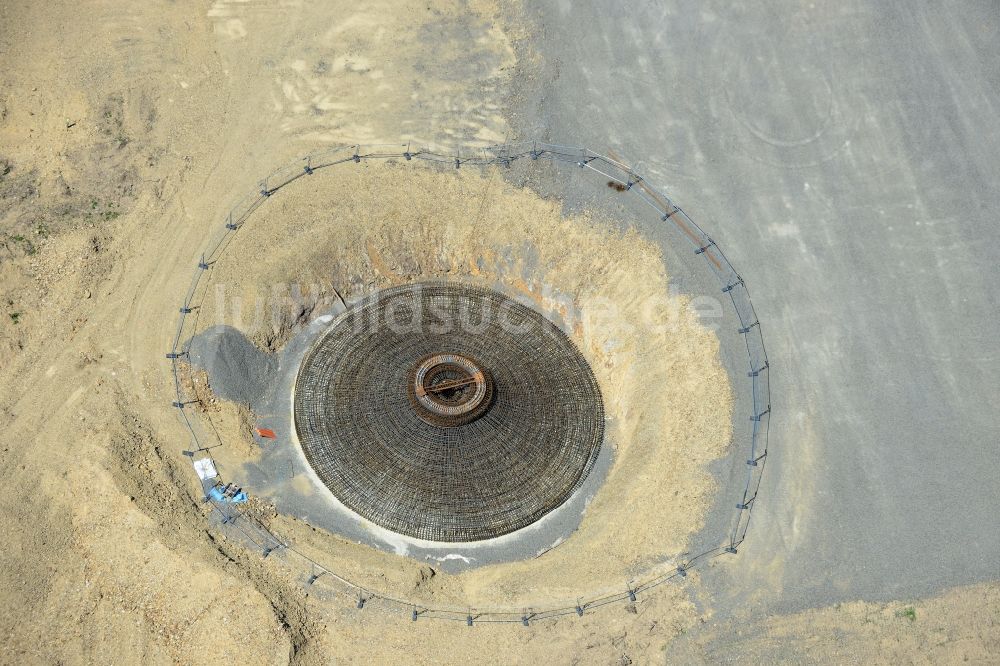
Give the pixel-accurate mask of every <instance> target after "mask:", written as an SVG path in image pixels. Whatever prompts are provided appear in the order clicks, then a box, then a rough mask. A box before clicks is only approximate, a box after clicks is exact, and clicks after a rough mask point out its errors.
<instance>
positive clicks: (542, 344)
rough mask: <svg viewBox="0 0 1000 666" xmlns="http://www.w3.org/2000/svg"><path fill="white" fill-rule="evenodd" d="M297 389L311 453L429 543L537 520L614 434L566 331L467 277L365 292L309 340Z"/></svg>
mask: <svg viewBox="0 0 1000 666" xmlns="http://www.w3.org/2000/svg"><path fill="white" fill-rule="evenodd" d="M293 400H294V417H295V428H296V431H297V433H298V437H299V441H300V443H301V445H302V448H303V451H304V452H305V455H306V458H307V460H308V461H309V463H310V465H311V466H312V467H313V469H314V470H315V472H316V474H317V475H318V476H319V478H320V479H321V480H322V482H323V483H324V484H325V485H326V486H327V487H328V488H329V489H330V491H331V492H332V493H333V494H334V496H336V497H337V499H338V500H340V501H341V502H342V503H343V504H344V505H345V506H347V507H348V508H350V509H352V510H353V511H355V512H356V513H358V514H359V515H361V516H363V517H365V518H367V519H368V520H370V521H372V522H373V523H375V524H376V525H379V526H381V527H384V528H386V529H388V530H391V531H393V532H397V533H400V534H404V535H407V536H411V537H415V538H418V539H423V540H427V541H442V542H468V541H481V540H486V539H491V538H494V537H498V536H502V535H504V534H508V533H510V532H513V531H515V530H518V529H520V528H522V527H525V526H527V525H530V524H531V523H533V522H535V521H537V520H538V519H539V518H541V517H542V516H544V515H545V514H546V513H548V512H549V511H551V510H552V509H554V508H556V507H558V506H559V505H560V504H562V503H563V502H564V501H565V500H566V499H567V498H568V497H569V496H570V495H572V494H573V492H574V491H575V490H576V489H577V488H579V487H580V485H581V484H582V483H583V481H584V480H585V479H586V478H587V475H588V473H589V472H590V470H591V468H592V467H593V465H594V462H595V461H596V459H597V457H598V454H599V452H600V449H601V443H602V440H603V437H604V410H603V403H602V400H601V394H600V390H599V389H598V386H597V381H596V380H595V378H594V375H593V373H592V372H591V370H590V367H589V365H588V364H587V362H586V360H585V359H584V358H583V356H582V355H581V354H580V352H579V351H578V350H577V348H576V346H575V345H574V344H573V343H572V341H570V339H569V338H568V337H567V336H566V335H565V333H563V332H562V330H561V329H559V328H558V327H557V326H556V325H555V324H553V323H552V322H550V321H549V320H548V319H546V318H545V317H544V316H543V315H541V314H540V313H538V312H536V311H535V310H533V309H531V308H529V307H527V306H525V305H522V304H520V303H518V302H517V301H514V300H512V299H510V298H508V297H506V296H504V295H502V294H500V293H499V292H496V291H493V290H490V289H486V288H483V287H479V286H472V285H467V284H456V283H418V284H413V285H407V286H404V287H396V288H391V289H386V290H383V291H381V292H378V293H376V294H374V295H373V296H371V297H369V298H367V299H365V300H363V301H362V302H361V303H359V304H358V305H356V306H355V307H353V308H351V309H350V310H348V311H347V312H345V313H344V314H342V315H341V316H340V317H339V318H338V319H337V320H336V321H335V322H334V323H333V324H332V325H331V326H330V328H329V329H328V330H327V331H326V332H325V333H324V334H323V335H322V336H321V337H320V338H319V339H318V340H317V341H316V342H315V343H314V344H313V346H312V347H311V348H310V350H309V351H308V352H307V354H306V356H305V358H304V360H303V362H302V365H301V368H300V370H299V373H298V376H297V378H296V383H295V392H294V398H293Z"/></svg>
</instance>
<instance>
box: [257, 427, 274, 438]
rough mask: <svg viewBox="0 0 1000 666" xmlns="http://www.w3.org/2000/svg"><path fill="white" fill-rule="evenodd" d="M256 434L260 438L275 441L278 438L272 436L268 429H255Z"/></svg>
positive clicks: (272, 433)
mask: <svg viewBox="0 0 1000 666" xmlns="http://www.w3.org/2000/svg"><path fill="white" fill-rule="evenodd" d="M257 434H258V435H260V436H261V437H266V438H267V439H277V438H278V436H277V435H275V434H274V431H273V430H271V429H270V428H257Z"/></svg>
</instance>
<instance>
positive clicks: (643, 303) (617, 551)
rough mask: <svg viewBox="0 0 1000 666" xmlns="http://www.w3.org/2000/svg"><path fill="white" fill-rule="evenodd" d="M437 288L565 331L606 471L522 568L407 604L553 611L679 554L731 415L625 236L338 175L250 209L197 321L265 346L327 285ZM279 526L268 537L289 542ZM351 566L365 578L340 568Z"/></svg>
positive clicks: (446, 585) (458, 177) (696, 348)
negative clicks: (584, 362) (521, 310)
mask: <svg viewBox="0 0 1000 666" xmlns="http://www.w3.org/2000/svg"><path fill="white" fill-rule="evenodd" d="M446 277H447V278H464V279H469V280H477V281H484V282H486V283H490V284H493V283H499V284H500V285H502V286H503V287H504V288H506V289H507V290H509V291H514V292H518V293H521V294H524V295H527V296H530V297H531V298H533V299H534V300H535V301H536V302H537V304H538V306H539V307H540V308H541V309H543V310H546V311H551V312H552V313H553V315H554V316H558V317H560V318H563V319H564V320H565V321H566V322H567V327H568V329H569V331H570V333H571V335H572V337H573V339H574V341H575V342H576V343H577V344H578V345H579V346H580V348H581V350H582V351H583V353H584V355H585V356H586V357H587V359H588V361H589V362H590V364H591V366H592V368H593V370H594V373H595V375H596V377H597V380H598V383H599V384H600V387H601V391H602V394H603V397H604V400H605V409H606V415H607V417H608V418H609V421H608V428H607V438H608V441H609V442H610V443H611V444H612V445H614V447H615V452H616V453H615V456H616V459H615V462H614V465H613V467H612V469H611V472H610V473H609V475H608V478H607V480H606V482H605V484H604V486H603V487H602V489H601V490H600V491H599V492H598V493H597V495H596V496H595V498H594V500H593V501H592V503H591V504H590V506H589V508H588V510H587V513H586V516H585V518H584V520H583V523H582V525H581V526H580V528H579V530H578V531H577V532H576V533H575V534H574V535H573V536H571V537H570V538H569V539H568V540H567V541H566V542H564V543H563V544H561V545H560V546H558V547H557V548H555V549H554V550H552V551H550V552H548V553H546V554H545V555H543V556H541V557H538V558H536V559H533V560H531V561H526V562H520V563H515V564H505V565H496V566H490V567H486V568H482V569H478V570H475V571H470V572H466V573H463V574H460V575H458V576H457V577H454V578H455V579H454V580H453V579H452V577H449V576H446V575H443V574H442V575H438V576H436V577H435V578H434V579H433V580H432V581H431V582H430V583H425V584H423V585H421V586H420V589H419V591H418V598H427V596H428V595H430V596H431V597H433V598H441V597H443V598H445V599H450V600H454V601H456V602H458V601H466V602H468V603H471V604H488V603H507V604H515V605H516V604H532V603H536V604H545V603H552V602H553V601H563V600H568V599H572V598H573V595H575V594H592V593H593V592H596V591H599V590H605V589H614V590H620V589H623V586H624V584H625V582H626V581H627V580H629V579H631V578H632V577H634V576H636V575H639V574H642V573H645V572H646V571H648V569H649V568H650V567H651V566H653V565H654V564H655V563H657V562H660V561H662V560H663V559H664V558H665V557H666V556H670V555H677V554H680V553H682V552H683V551H684V549H685V547H686V544H687V539H688V537H689V535H691V534H692V533H693V532H694V531H695V530H697V529H699V528H700V527H701V526H702V524H703V516H704V513H705V510H706V507H707V505H708V502H709V500H710V498H711V497H712V493H713V491H714V483H713V480H712V478H711V477H710V475H709V474H708V472H707V470H706V465H707V463H708V462H710V461H712V460H715V459H717V458H719V457H720V456H721V455H723V454H724V452H725V451H726V450H727V447H728V445H729V443H730V437H731V403H732V401H731V395H730V388H729V383H728V379H727V376H726V373H725V371H724V370H723V369H722V367H721V365H720V363H719V360H718V340H717V338H716V336H715V335H714V334H713V333H712V332H710V331H709V330H707V329H706V328H704V327H703V326H702V325H700V324H699V322H698V321H697V318H696V316H695V314H694V313H693V312H692V311H691V310H690V309H688V308H687V307H685V306H686V299H685V298H683V297H679V296H670V295H668V276H667V273H666V272H665V269H664V265H663V261H662V258H661V256H660V253H659V251H658V249H657V248H656V246H655V245H654V244H652V243H650V242H649V241H647V240H644V239H643V238H641V237H639V236H638V235H637V234H635V233H631V232H630V233H624V234H623V233H620V232H617V231H612V230H611V229H610V227H609V226H608V225H606V224H601V223H600V222H599V221H597V220H593V219H590V218H588V217H576V218H570V219H567V218H564V217H562V215H561V214H560V210H559V206H558V205H557V204H555V203H553V202H549V201H545V200H543V199H541V198H539V197H538V196H537V195H536V194H535V193H533V192H531V191H529V190H520V189H516V188H514V187H512V186H510V185H508V184H507V183H506V182H504V181H503V179H502V178H500V177H498V175H497V174H495V173H494V174H490V175H488V176H486V177H483V176H481V175H480V174H478V173H475V172H472V171H470V170H463V171H460V172H450V171H449V172H444V173H442V172H439V171H435V170H432V169H430V168H426V167H422V166H410V165H407V164H384V163H365V164H362V165H358V166H355V165H345V166H341V167H338V168H336V169H334V170H329V171H326V172H320V173H319V174H317V175H315V176H313V177H311V178H309V179H303V180H300V181H298V182H296V183H294V184H293V185H291V186H289V187H288V188H286V189H284V190H281V191H280V192H278V193H277V194H275V195H274V196H273V198H272V199H271V200H269V201H268V202H267V204H266V205H265V206H264V207H263V208H261V209H260V210H259V211H257V212H256V213H254V215H253V216H252V217H251V218H250V221H249V223H248V224H247V225H246V226H245V227H244V228H243V229H242V230H241V231H240V232H239V233H238V234H236V237H235V239H234V240H233V242H232V244H231V245H230V246H229V248H228V249H227V252H226V254H225V255H224V257H223V258H222V259H221V260H220V261H219V262H218V263H217V264H216V265H215V266H214V268H213V271H212V278H213V286H212V288H210V289H209V296H208V298H207V299H206V303H205V307H204V309H203V311H202V313H201V315H200V321H201V324H202V325H209V324H214V323H227V324H230V325H234V326H236V327H238V328H241V329H242V330H244V332H246V333H247V334H248V335H249V336H250V337H251V338H252V339H254V340H256V341H257V342H258V343H259V344H261V346H265V347H274V346H277V345H279V344H281V342H282V341H283V340H284V339H286V338H287V337H288V335H289V325H290V323H291V322H294V321H295V319H296V317H297V316H298V315H300V314H301V313H302V310H303V307H302V305H303V304H304V305H305V310H306V311H307V312H312V313H313V314H319V313H320V311H322V306H319V307H316V308H315V309H313V306H314V305H315V304H316V303H317V302H318V301H320V302H322V301H328V300H330V299H331V298H335V296H334V295H333V291H332V290H331V287H332V288H333V289H335V290H336V291H337V292H338V293H339V294H340V295H341V296H343V297H345V298H348V299H349V298H350V297H352V296H358V295H361V294H363V293H369V292H370V291H372V290H374V289H377V288H380V287H384V286H388V285H390V284H397V283H402V282H409V281H418V280H426V279H435V278H438V279H440V278H446ZM276 285H277V286H278V288H277V289H275V286H276ZM290 285H299V286H300V287H299V288H300V289H301V291H303V292H304V294H305V296H304V297H303V298H302V303H301V304H299V305H298V306H292V305H291V304H290V303H286V302H284V301H283V300H282V299H275V298H274V295H275V294H278V295H281V294H282V292H283V291H284V292H285V293H288V288H289V286H290ZM275 307H277V308H278V309H277V310H275ZM275 315H277V316H275ZM209 380H210V381H211V378H209ZM228 439H233V438H232V437H230V438H228ZM251 490H252V489H251ZM289 522H291V521H287V520H283V519H279V520H277V521H276V522H275V527H276V529H277V530H278V531H279V533H287V532H288V531H289V530H290V531H292V532H293V533H294V532H298V531H299V530H296V529H295V528H294V526H293V525H287V523H289ZM315 546H316V549H317V556H318V557H319V559H320V560H321V561H324V562H330V563H331V564H330V566H332V567H334V568H336V570H338V571H341V572H350V573H352V574H353V575H356V576H359V577H360V578H361V582H363V583H365V584H368V585H372V586H373V587H375V588H376V589H384V588H383V587H382V586H384V585H386V584H390V585H391V584H393V583H392V581H391V580H390V581H385V580H383V579H382V576H381V575H379V576H375V575H374V574H372V573H371V571H370V568H371V566H370V565H371V564H372V563H373V561H378V562H381V563H380V564H379V567H378V568H379V569H380V570H381V569H383V567H385V568H386V569H387V570H397V569H398V566H394V565H392V564H390V563H389V562H386V561H385V560H387V559H391V558H387V557H385V556H382V555H379V554H376V553H367V554H366V553H365V552H364V551H365V550H366V549H357V548H355V547H348V546H346V545H344V544H341V543H338V541H337V540H335V539H330V540H329V543H328V544H326V545H321V544H315ZM323 551H328V552H329V554H324V553H323ZM348 552H350V553H351V557H362V558H363V562H364V563H365V565H366V566H365V567H364V568H359V567H357V566H352V565H351V564H350V563H349V562H346V561H345V560H346V559H348V558H347V557H346V555H347V553H348ZM412 566H416V565H415V564H414V565H412ZM338 567H343V568H338ZM406 568H407V567H404V568H403V571H401V573H403V572H404V571H405V570H406ZM407 577H409V575H407ZM398 584H399V585H406V583H405V582H404V581H400V582H399V583H398ZM385 591H386V592H389V593H397V592H398V590H396V589H391V588H390V589H385Z"/></svg>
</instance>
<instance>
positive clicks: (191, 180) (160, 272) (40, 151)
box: [0, 0, 996, 664]
mask: <svg viewBox="0 0 1000 666" xmlns="http://www.w3.org/2000/svg"><path fill="white" fill-rule="evenodd" d="M518 25H519V24H518V21H517V16H516V11H515V10H514V9H511V8H505V9H503V11H501V9H500V8H498V7H497V6H496V5H494V4H493V3H491V2H488V1H486V0H473V2H470V3H459V2H457V1H455V2H451V1H447V0H425V1H424V2H421V3H411V2H405V3H397V2H392V3H390V2H388V0H376V1H375V2H369V3H365V4H364V9H363V10H359V9H358V7H357V3H349V2H346V1H343V0H335V1H334V2H327V3H317V4H311V5H307V4H305V3H298V2H287V3H280V4H274V3H264V2H253V1H251V2H240V3H237V2H233V3H227V2H217V3H215V4H213V5H211V6H205V5H203V4H201V3H194V2H187V1H181V2H160V1H156V0H154V1H153V2H149V3H115V2H108V1H106V0H97V1H95V2H92V3H87V5H86V7H81V6H80V5H79V4H78V3H69V2H64V1H62V0H56V1H55V2H48V3H35V2H27V1H25V0H12V1H10V2H5V3H3V4H0V57H2V62H3V67H2V68H0V304H2V306H3V307H2V308H0V309H3V313H0V353H2V354H3V359H4V360H3V365H2V369H0V373H2V378H3V380H4V381H3V382H2V383H0V422H2V423H3V425H4V430H5V435H6V437H5V439H4V443H3V446H2V449H0V462H2V465H3V468H4V483H3V484H2V487H0V507H2V511H0V529H2V530H3V533H4V534H5V538H6V543H5V547H4V548H3V549H0V598H2V600H3V603H2V604H0V635H2V637H3V638H2V641H3V658H2V661H4V662H7V663H67V664H74V663H94V662H101V663H108V662H110V663H138V662H146V663H203V662H206V661H208V660H209V659H211V660H212V661H220V660H225V661H230V660H232V661H238V662H247V663H286V662H295V663H307V664H312V663H327V662H329V661H330V660H333V659H340V660H344V661H354V660H356V661H361V660H364V661H367V662H371V661H376V662H377V661H395V662H400V661H407V662H414V663H430V662H438V663H446V662H463V661H468V660H469V658H470V656H472V655H478V656H481V658H482V659H483V660H485V661H492V662H501V661H503V662H506V661H510V660H521V661H533V662H537V661H540V660H548V661H579V662H587V663H591V662H599V663H614V662H616V661H620V662H621V663H628V662H629V661H631V660H640V661H649V660H655V659H658V658H659V657H660V656H661V655H662V654H663V652H664V650H665V648H666V646H667V644H668V643H669V641H670V640H671V639H673V638H674V637H675V636H677V635H679V634H681V633H682V632H689V633H690V632H691V630H692V629H693V628H695V627H697V626H700V625H702V624H703V623H706V622H708V621H709V620H710V617H709V614H708V613H707V612H706V611H701V610H697V609H696V608H695V607H694V605H693V604H692V603H691V602H690V601H689V600H688V597H687V595H686V593H684V592H683V591H681V590H679V589H678V588H676V587H671V586H666V587H664V588H663V589H662V591H661V592H659V593H657V594H656V595H653V596H650V597H648V598H640V600H639V603H637V604H636V605H635V606H633V607H617V608H615V609H610V610H608V612H607V613H604V614H601V615H598V614H594V615H588V616H586V617H584V618H582V619H577V618H570V619H568V620H565V621H563V620H561V621H558V622H554V623H550V624H545V625H538V626H532V627H529V628H524V627H520V626H512V627H508V626H502V627H487V626H483V627H476V628H474V629H469V628H467V627H465V626H464V625H461V624H460V623H458V624H457V626H456V625H451V624H441V623H438V624H430V623H423V622H417V623H412V624H411V623H407V622H400V618H399V616H398V614H391V615H390V614H388V613H387V612H385V611H384V610H383V609H380V608H379V607H378V606H377V605H373V607H371V608H366V609H365V611H363V612H357V611H356V610H354V609H353V604H352V603H351V602H350V600H349V599H344V598H342V597H334V598H332V599H330V598H321V597H324V595H322V594H315V595H311V596H310V595H307V594H306V593H305V592H303V590H302V588H301V587H300V585H299V584H298V580H297V579H296V578H295V574H294V573H293V572H292V571H291V570H290V569H289V568H288V567H287V565H286V563H285V562H284V561H283V560H282V558H280V557H271V558H268V559H266V560H262V559H261V558H260V556H259V555H258V554H256V553H251V552H249V551H247V550H245V549H244V548H243V547H242V546H241V545H240V544H238V543H234V542H231V541H228V540H225V539H219V538H217V537H216V536H214V534H213V532H212V531H210V530H209V529H208V527H207V521H206V519H205V516H204V513H203V509H202V507H201V505H200V504H199V503H198V502H197V497H198V495H199V494H200V493H199V491H198V489H197V488H196V487H195V484H194V479H193V476H192V475H191V473H190V471H189V469H188V468H187V464H186V463H187V461H186V459H185V458H183V457H182V456H181V455H180V451H181V450H182V449H183V448H185V447H186V446H187V444H188V442H187V440H186V439H185V433H184V430H183V429H182V428H181V426H180V425H179V423H178V422H177V420H176V415H175V414H174V413H173V412H172V411H171V410H169V408H165V406H166V405H169V402H170V399H171V395H170V389H171V384H170V378H169V374H168V366H167V365H166V363H165V362H164V358H163V352H164V351H165V350H167V349H168V348H169V345H170V338H171V335H172V327H171V326H165V325H164V323H163V322H164V321H171V320H172V318H173V317H174V316H176V308H177V303H178V299H177V294H179V293H181V292H182V291H183V289H184V288H185V286H186V281H187V278H188V272H187V269H189V268H190V266H191V264H192V261H193V260H194V257H193V256H192V248H193V247H197V245H198V243H199V241H200V239H201V238H202V237H203V235H204V233H205V230H206V229H207V228H209V227H211V226H213V225H216V224H218V221H219V220H221V219H222V215H223V213H224V211H225V210H226V209H227V208H228V206H229V205H230V204H231V203H232V201H233V200H234V199H235V198H236V197H237V196H240V195H242V194H243V193H244V192H245V191H247V190H248V189H250V188H251V187H252V185H253V184H254V182H255V181H256V179H257V178H258V177H259V175H260V174H261V173H262V172H263V171H266V170H268V169H269V168H271V167H273V166H274V165H280V164H284V163H286V162H287V161H288V160H289V159H290V158H292V157H295V156H298V155H300V154H302V153H304V152H306V151H308V150H312V149H314V148H315V147H316V145H317V144H322V143H328V142H336V141H341V140H351V141H353V140H359V139H360V140H368V141H382V140H384V141H395V140H399V139H400V138H403V139H405V138H408V137H412V138H414V139H420V138H422V139H424V140H426V141H437V142H441V141H447V140H449V139H461V140H462V141H465V142H470V141H471V142H477V141H478V142H490V141H494V140H497V139H498V138H501V137H502V136H504V135H505V133H506V132H507V129H506V126H505V124H504V122H503V117H502V114H501V110H502V109H503V108H505V107H507V106H509V105H511V102H512V100H510V99H509V97H508V81H509V75H510V72H511V71H512V67H513V66H514V64H515V63H514V62H513V56H512V53H513V50H512V45H513V44H515V43H516V42H517V41H518V40H521V39H523V38H524V36H525V35H524V33H523V32H522V31H521V29H520V28H518V27H517V26H518ZM182 269H183V270H182ZM237 417H238V415H236V416H234V418H237ZM293 536H294V537H295V538H296V540H297V543H299V544H300V545H302V544H306V545H308V535H305V534H301V535H300V534H294V535H293ZM318 545H319V546H323V544H322V543H320V544H318ZM397 559H398V558H397ZM692 578H694V576H692ZM690 584H694V585H696V584H697V583H696V581H692V583H690ZM962 594H966V593H962ZM963 598H965V599H967V600H968V601H969V603H970V604H971V605H972V607H973V608H981V609H983V611H982V612H988V613H993V614H994V616H995V613H996V610H995V609H996V605H995V601H990V600H989V599H991V598H993V597H990V598H977V597H975V596H966V597H963ZM990 604H992V605H990ZM921 617H922V615H921V611H920V607H919V606H918V610H917V620H916V621H915V623H914V624H913V625H908V624H905V623H904V624H903V625H902V626H903V627H906V628H909V627H920V626H923V625H921V624H920V623H921ZM803 621H804V622H809V621H810V620H808V619H807V620H803ZM796 630H797V631H798V630H799V629H796ZM802 631H806V630H805V629H802ZM886 631H895V629H890V628H887V629H886ZM991 632H992V633H991ZM972 640H974V641H979V644H980V645H984V646H985V648H984V649H992V650H994V652H993V654H995V643H996V641H995V625H992V626H991V627H988V628H986V629H984V630H983V632H982V633H981V634H979V635H977V636H976V637H974V638H972ZM947 654H948V655H960V654H961V653H959V652H957V651H956V652H950V653H947Z"/></svg>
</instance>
